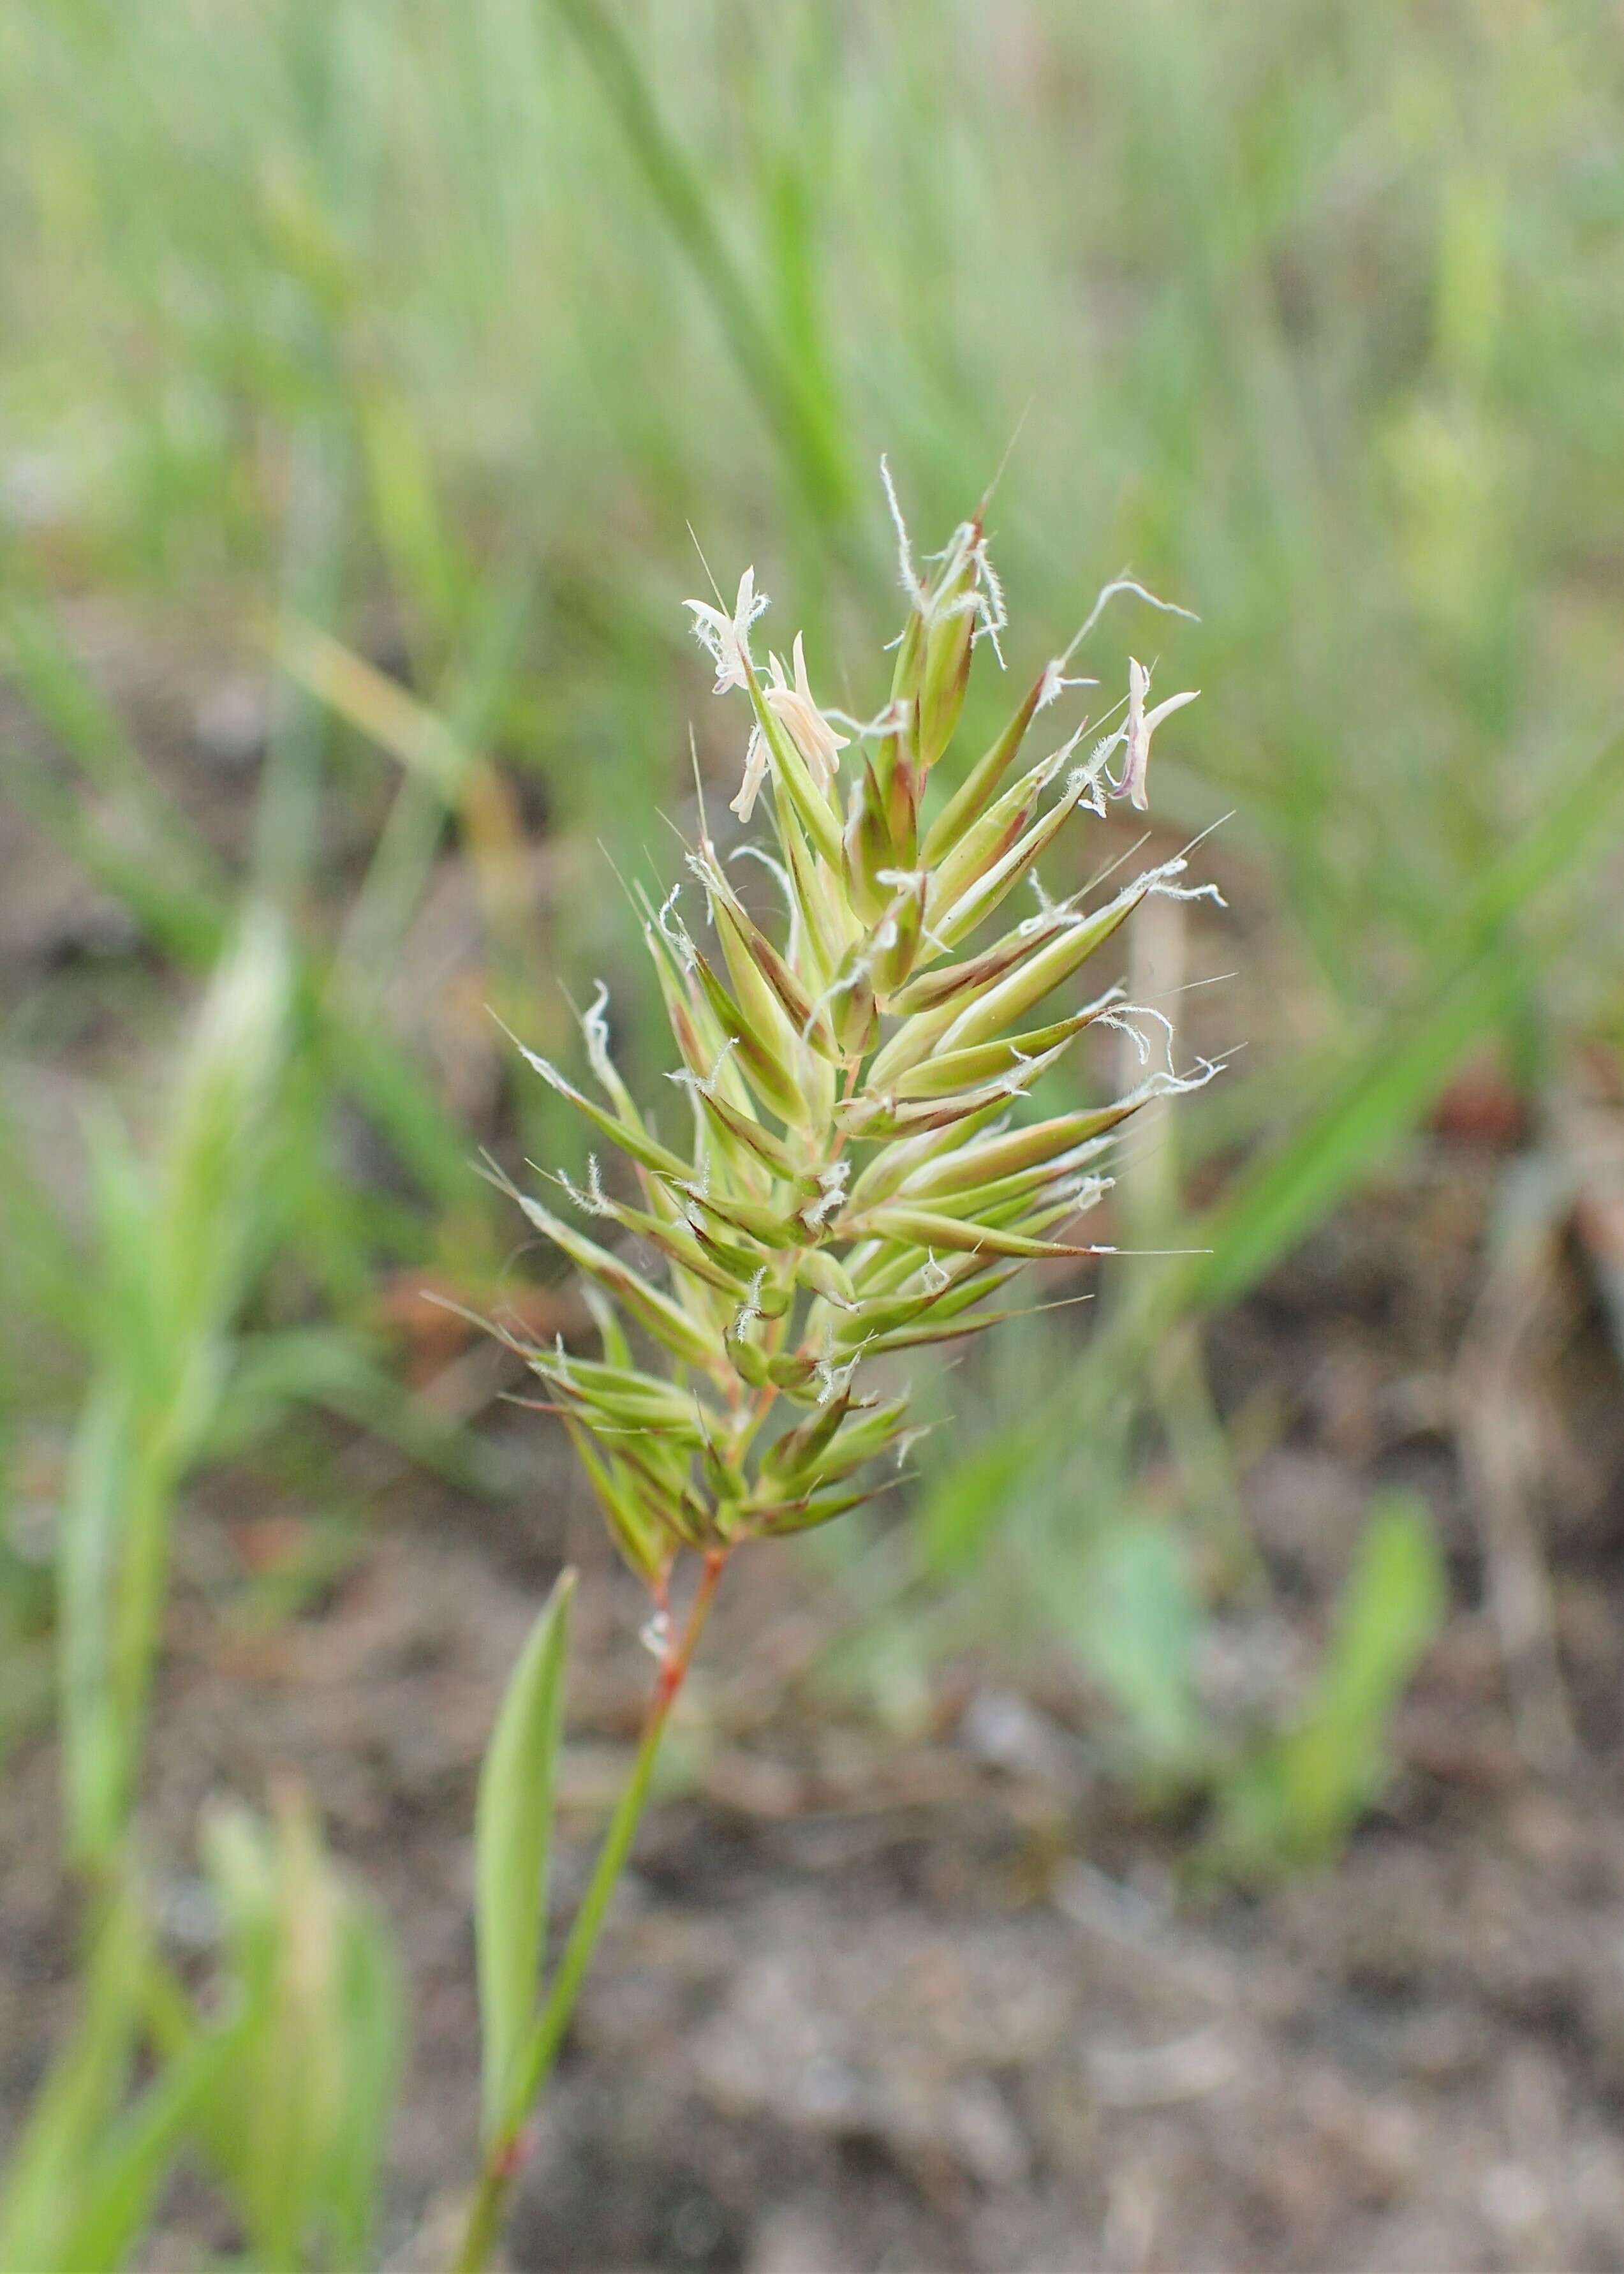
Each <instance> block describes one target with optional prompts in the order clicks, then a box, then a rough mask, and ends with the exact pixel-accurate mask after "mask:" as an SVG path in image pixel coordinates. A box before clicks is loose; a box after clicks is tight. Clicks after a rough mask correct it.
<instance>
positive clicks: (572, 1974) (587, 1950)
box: [454, 1549, 727, 2274]
mask: <svg viewBox="0 0 1624 2274" xmlns="http://www.w3.org/2000/svg"><path fill="white" fill-rule="evenodd" d="M726 1560H727V1556H726V1550H725V1549H715V1550H713V1551H712V1552H711V1554H710V1555H707V1556H706V1557H705V1564H704V1570H703V1573H702V1574H701V1577H700V1581H699V1585H698V1588H697V1590H696V1592H695V1596H694V1602H693V1607H692V1608H691V1609H690V1611H689V1613H688V1623H687V1625H686V1626H685V1627H684V1629H683V1630H682V1634H681V1636H680V1639H679V1640H677V1641H676V1642H674V1643H673V1645H672V1647H671V1649H670V1650H669V1651H668V1652H667V1653H666V1655H665V1659H664V1660H663V1661H662V1663H661V1666H660V1669H659V1674H658V1678H657V1680H656V1682H655V1685H654V1694H653V1696H652V1697H651V1698H650V1700H649V1710H648V1713H647V1715H646V1716H645V1718H644V1721H643V1736H642V1738H641V1739H640V1741H639V1743H638V1746H637V1753H636V1758H635V1760H634V1761H633V1763H632V1767H631V1774H630V1775H629V1776H628V1778H627V1780H626V1783H625V1785H624V1786H623V1788H621V1792H620V1799H619V1800H618V1801H617V1802H616V1803H615V1807H614V1813H613V1816H612V1817H611V1818H610V1819H609V1828H608V1830H607V1831H606V1832H605V1834H604V1843H603V1846H602V1847H601V1848H600V1849H598V1861H597V1863H596V1864H594V1865H593V1867H592V1877H591V1879H590V1882H589V1884H588V1886H587V1891H586V1894H584V1895H583V1897H582V1900H581V1908H580V1909H579V1910H578V1911H577V1912H576V1913H575V1924H573V1925H572V1926H571V1928H570V1930H569V1936H568V1940H567V1941H566V1943H565V1945H564V1950H563V1954H562V1956H561V1957H560V1960H559V1962H558V1968H557V1970H556V1972H555V1973H554V1975H553V1983H552V1986H551V1988H550V1989H549V1990H548V1992H547V1995H546V1998H545V2001H544V2003H543V2005H542V2008H541V2011H540V2013H539V2014H538V2015H537V2017H536V2025H535V2028H534V2029H532V2031H531V2033H530V2038H529V2040H528V2041H527V2043H526V2044H525V2048H524V2054H523V2059H522V2061H521V2063H520V2066H519V2069H518V2074H517V2081H516V2082H515V2086H514V2089H513V2091H512V2093H511V2095H510V2096H509V2099H508V2112H507V2113H506V2115H505V2116H504V2117H503V2119H502V2121H501V2122H500V2124H499V2125H498V2126H497V2127H496V2129H495V2130H494V2132H493V2133H492V2135H491V2137H490V2139H489V2140H487V2141H486V2142H485V2155H484V2159H483V2161H482V2163H481V2165H480V2171H479V2178H478V2180H477V2184H476V2186H475V2188H474V2193H473V2199H472V2201H471V2202H470V2205H469V2211H468V2225H467V2227H466V2229H465V2230H464V2233H463V2236H462V2248H461V2249H460V2250H459V2251H458V2253H457V2255H456V2258H455V2262H454V2274H481V2270H482V2269H483V2268H484V2267H485V2264H486V2263H488V2261H489V2258H490V2255H491V2251H492V2247H493V2245H494V2243H495V2241H496V2238H497V2234H498V2233H499V2231H500V2226H501V2222H502V2214H503V2212H504V2211H505V2210H506V2209H507V2207H508V2195H509V2192H510V2191H511V2189H512V2187H513V2183H514V2181H515V2179H516V2178H517V2177H518V2175H519V2172H521V2170H522V2169H523V2165H524V2161H525V2157H526V2156H527V2154H528V2152H529V2142H528V2139H527V2137H526V2133H527V2127H528V2126H529V2123H530V2117H531V2114H532V2113H533V2112H534V2109H535V2105H536V2103H537V2101H538V2099H539V2098H540V2097H541V2094H542V2091H543V2090H544V2088H545V2084H546V2082H547V2078H548V2076H549V2075H550V2074H551V2073H552V2069H553V2063H554V2061H555V2060H556V2059H558V2054H559V2048H560V2045H561V2044H563V2042H564V2033H565V2031H566V2030H567V2029H568V2027H569V2023H570V2018H571V2016H572V2015H573V2014H574V2013H575V2000H576V1999H577V1998H578V1997H579V1996H580V1994H581V1985H582V1984H583V1981H584V1980H585V1978H586V1972H587V1969H588V1967H589V1966H590V1964H591V1962H592V1953H593V1951H594V1950H595V1949H596V1948H597V1946H598V1934H599V1932H600V1931H601V1930H602V1927H603V1924H604V1916H605V1912H606V1911H607V1910H608V1908H609V1899H610V1897H611V1896H612V1895H613V1893H614V1889H615V1883H616V1881H617V1880H618V1879H619V1878H620V1873H621V1871H622V1870H623V1868H624V1866H625V1864H626V1859H627V1857H628V1855H629V1854H630V1853H631V1846H632V1841H633V1840H634V1839H635V1836H636V1832H637V1824H638V1819H639V1818H640V1817H641V1816H642V1814H643V1803H644V1802H645V1801H646V1800H647V1798H648V1796H649V1782H650V1778H651V1777H652V1775H653V1773H654V1763H655V1759H656V1757H657V1756H658V1752H659V1749H660V1740H661V1738H662V1737H663V1736H665V1724H666V1722H667V1721H669V1720H670V1718H671V1709H672V1706H673V1705H674V1704H675V1702H676V1698H677V1694H678V1692H679V1691H680V1689H681V1687H682V1683H683V1680H684V1678H685V1676H686V1675H687V1673H688V1665H689V1661H690V1660H692V1658H693V1655H694V1650H695V1645H696V1644H697V1643H698V1640H699V1637H700V1631H701V1630H702V1628H703V1625H704V1623H705V1617H706V1615H707V1613H708V1612H709V1610H710V1608H711V1600H712V1598H713V1597H714V1595H715V1593H716V1588H717V1582H718V1579H719V1578H720V1577H721V1576H722V1566H723V1565H724V1563H725V1562H726Z"/></svg>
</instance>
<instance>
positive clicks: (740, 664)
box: [682, 569, 767, 695]
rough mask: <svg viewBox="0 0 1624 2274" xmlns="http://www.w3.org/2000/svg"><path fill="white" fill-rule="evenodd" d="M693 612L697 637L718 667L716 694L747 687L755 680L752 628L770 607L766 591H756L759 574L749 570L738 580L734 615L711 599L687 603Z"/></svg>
mask: <svg viewBox="0 0 1624 2274" xmlns="http://www.w3.org/2000/svg"><path fill="white" fill-rule="evenodd" d="M682 605H683V606H684V607H685V608H688V609H689V610H691V611H692V614H693V618H694V636H695V639H696V640H697V641H698V642H699V644H700V645H701V646H702V647H703V649H704V650H705V652H706V653H707V654H708V655H709V656H710V658H711V661H712V662H713V663H714V664H715V666H716V690H715V691H716V693H717V694H718V695H726V692H727V690H728V689H729V688H730V687H748V685H749V684H750V681H751V679H752V678H753V677H754V675H755V674H754V669H753V666H752V665H751V662H750V626H751V625H752V624H753V623H754V622H755V621H756V617H757V616H759V615H760V614H761V613H762V610H763V608H764V607H765V606H766V605H767V595H766V594H765V592H757V591H756V571H755V569H746V570H745V572H744V574H743V576H741V577H740V579H739V597H738V599H736V600H735V601H734V602H733V614H732V615H731V616H727V615H725V614H723V612H722V610H721V609H720V608H713V607H712V606H711V603H710V601H709V600H684V602H683V603H682Z"/></svg>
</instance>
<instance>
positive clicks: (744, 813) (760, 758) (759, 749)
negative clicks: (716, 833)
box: [728, 727, 767, 821]
mask: <svg viewBox="0 0 1624 2274" xmlns="http://www.w3.org/2000/svg"><path fill="white" fill-rule="evenodd" d="M766 779H767V738H766V736H765V735H764V734H763V733H762V730H761V728H760V727H751V729H750V739H749V742H748V745H747V747H746V749H745V753H744V779H743V780H742V781H741V783H740V785H739V794H738V796H737V797H736V798H734V799H733V801H732V802H731V804H730V805H729V807H728V811H729V812H730V813H736V814H737V815H738V817H739V818H740V820H741V821H748V819H749V817H750V816H751V815H752V814H753V813H754V812H755V810H756V798H757V797H758V796H759V795H760V794H761V786H762V784H763V782H764V781H765V780H766Z"/></svg>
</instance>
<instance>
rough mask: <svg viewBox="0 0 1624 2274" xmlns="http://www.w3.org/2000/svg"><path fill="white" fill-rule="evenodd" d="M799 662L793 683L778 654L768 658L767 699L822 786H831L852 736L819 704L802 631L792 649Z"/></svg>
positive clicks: (815, 779) (772, 710) (813, 777)
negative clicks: (837, 727) (811, 682)
mask: <svg viewBox="0 0 1624 2274" xmlns="http://www.w3.org/2000/svg"><path fill="white" fill-rule="evenodd" d="M791 654H792V655H793V659H794V665H795V683H794V685H793V687H792V686H791V685H790V684H789V682H788V681H787V680H786V678H785V676H784V666H783V665H782V664H781V663H780V662H779V661H778V657H777V656H776V655H770V656H769V657H768V659H767V669H768V672H769V674H770V675H771V681H772V684H771V686H770V687H769V688H768V689H767V690H766V702H767V705H768V708H769V709H770V710H771V712H772V714H773V716H774V718H776V719H781V720H782V721H783V723H784V725H785V726H786V727H788V729H789V734H790V740H791V741H792V742H793V743H794V745H795V748H796V749H798V750H799V751H800V753H801V757H803V758H804V759H805V760H806V762H807V766H808V772H810V774H811V776H812V779H813V780H814V781H815V782H816V784H817V786H818V787H819V789H827V788H828V787H829V785H830V783H831V781H832V780H833V779H834V776H835V768H836V767H837V766H838V764H839V763H840V752H841V751H842V750H844V749H846V746H847V744H848V742H850V740H851V737H850V736H849V735H847V734H836V732H835V730H834V728H833V727H831V725H830V723H829V721H828V719H825V718H824V716H823V712H821V711H820V710H819V709H818V707H817V705H816V703H815V702H814V701H813V700H812V689H811V688H810V687H809V686H808V684H807V659H806V653H805V651H804V650H803V648H802V647H801V634H800V633H799V632H797V633H796V634H795V644H794V646H793V649H792V650H791Z"/></svg>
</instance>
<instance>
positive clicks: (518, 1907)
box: [474, 1570, 575, 2135]
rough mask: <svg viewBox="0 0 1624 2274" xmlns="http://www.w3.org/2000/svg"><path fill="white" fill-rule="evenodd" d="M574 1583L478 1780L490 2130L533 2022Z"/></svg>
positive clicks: (545, 1621) (527, 1662)
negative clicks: (570, 1607)
mask: <svg viewBox="0 0 1624 2274" xmlns="http://www.w3.org/2000/svg"><path fill="white" fill-rule="evenodd" d="M574 1593H575V1573H574V1571H573V1570H565V1571H562V1572H560V1575H559V1577H558V1579H557V1580H556V1581H555V1582H554V1585H553V1592H552V1593H551V1594H550V1595H549V1596H548V1598H547V1600H546V1602H545V1605H544V1606H543V1608H542V1611H541V1614H540V1615H539V1616H538V1619H537V1621H536V1623H535V1625H534V1626H533V1627H532V1628H531V1630H530V1639H529V1641H528V1642H527V1643H526V1644H525V1646H524V1650H523V1655H522V1656H521V1658H520V1660H519V1662H518V1665H517V1666H516V1667H515V1669H514V1672H513V1675H512V1677H511V1679H510V1680H509V1682H508V1690H507V1694H506V1696H505V1697H504V1698H503V1699H502V1705H501V1710H500V1713H499V1714H498V1716H497V1721H496V1727H495V1729H494V1730H493V1731H492V1736H491V1743H490V1745H489V1747H488V1748H487V1750H486V1752H485V1766H484V1767H483V1769H482V1770H481V1772H480V1777H479V1798H478V1803H477V1810H476V1814H475V1828H474V1847H475V1871H476V1880H477V1898H476V1900H477V1911H476V1919H477V1937H478V1962H479V2016H480V2034H481V2043H482V2046H483V2072H484V2109H485V2131H486V2133H487V2135H490V2134H492V2133H493V2132H494V2131H495V2130H496V2128H497V2127H499V2125H500V2122H501V2120H502V2118H503V2116H504V2113H505V2112H506V2098H507V2096H508V2092H509V2091H510V2090H511V2085H512V2079H513V2076H514V2073H515V2066H516V2058H517V2055H518V2053H519V2051H520V2049H521V2047H522V2046H523V2044H524V2042H525V2040H526V2038H527V2037H528V2036H529V2034H530V2029H531V2026H532V2024H533V2022H534V2019H535V2009H536V1993H537V1987H538V1981H539V1978H540V1971H541V1947H542V1937H543V1932H544V1929H545V1911H546V1892H547V1866H548V1860H549V1855H550V1851H551V1848H552V1839H553V1791H554V1786H555V1782H556V1778H557V1770H558V1755H559V1744H560V1739H561V1737H562V1735H563V1728H564V1672H565V1665H566V1661H567V1658H568V1630H569V1606H570V1600H571V1598H572V1597H573V1595H574Z"/></svg>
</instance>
